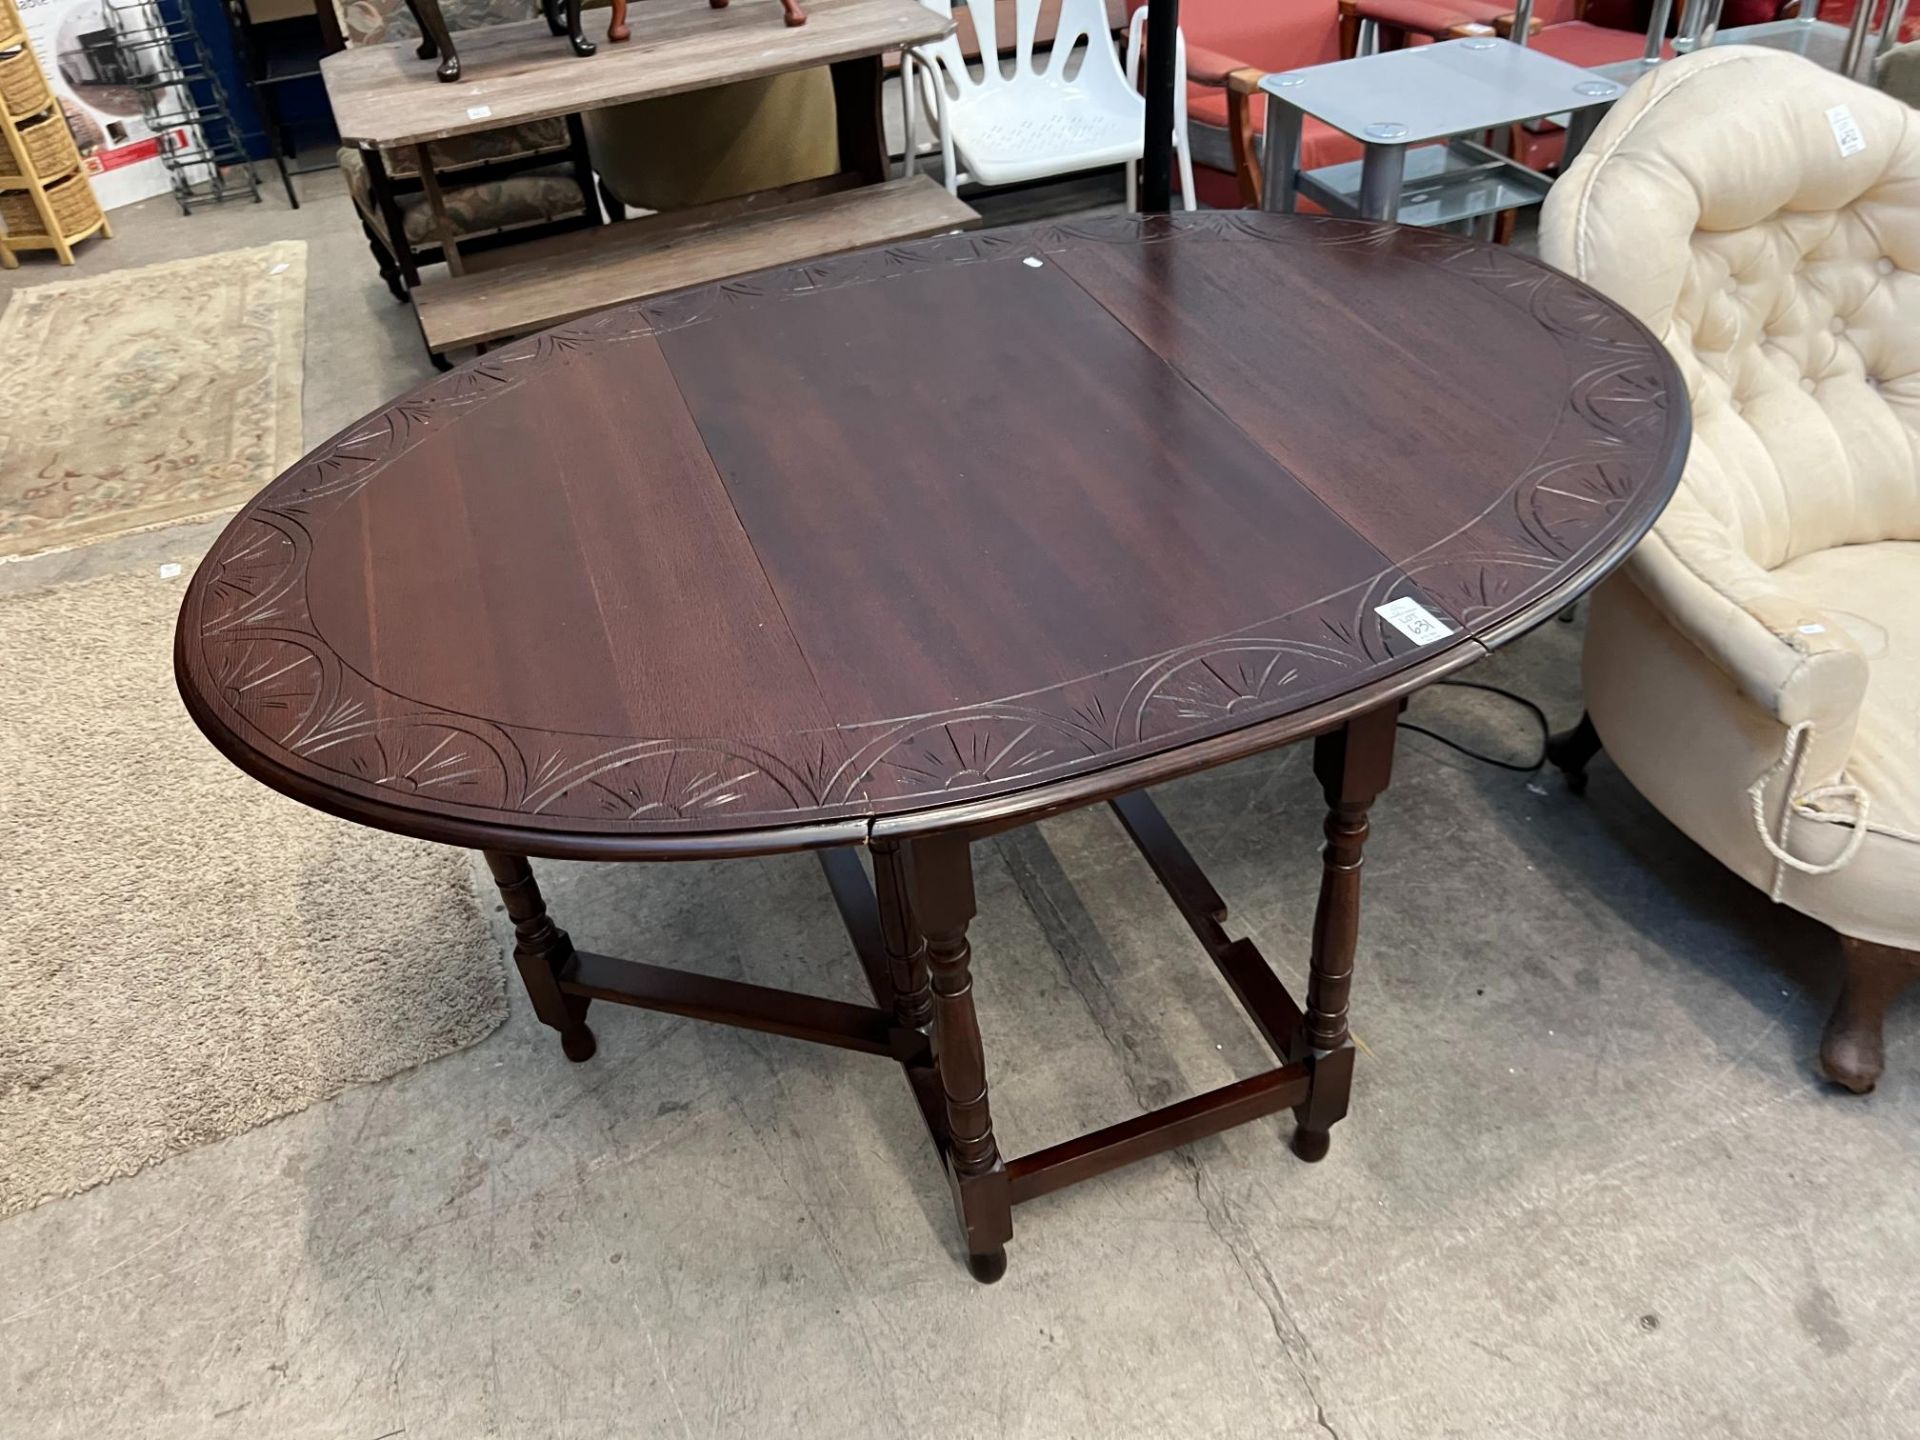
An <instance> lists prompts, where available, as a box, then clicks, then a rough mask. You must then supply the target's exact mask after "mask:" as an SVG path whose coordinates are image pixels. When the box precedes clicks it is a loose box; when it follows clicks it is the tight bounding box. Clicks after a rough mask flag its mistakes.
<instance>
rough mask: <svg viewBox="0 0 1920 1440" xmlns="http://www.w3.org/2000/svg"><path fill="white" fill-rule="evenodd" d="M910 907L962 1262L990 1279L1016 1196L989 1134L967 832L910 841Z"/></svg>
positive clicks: (1003, 1267)
mask: <svg viewBox="0 0 1920 1440" xmlns="http://www.w3.org/2000/svg"><path fill="white" fill-rule="evenodd" d="M908 878H909V886H908V888H909V891H910V893H911V897H912V907H911V908H912V913H913V914H914V915H916V916H917V917H918V918H919V921H920V924H921V925H922V926H923V927H924V928H925V930H926V937H927V964H928V968H929V969H930V971H931V972H932V975H931V980H932V989H933V1055H934V1065H935V1068H936V1069H937V1070H938V1071H939V1075H940V1089H941V1093H942V1095H943V1097H944V1100H945V1109H946V1122H947V1149H946V1161H947V1173H948V1178H949V1179H950V1180H951V1182H952V1184H953V1190H954V1202H955V1205H956V1206H957V1208H958V1209H959V1212H960V1225H961V1228H962V1229H963V1230H964V1231H965V1232H966V1237H967V1268H968V1269H969V1270H971V1271H972V1272H973V1278H974V1279H976V1280H979V1281H981V1282H983V1283H985V1284H992V1283H993V1282H994V1281H995V1280H998V1279H999V1278H1000V1277H1001V1276H1002V1275H1004V1274H1006V1272H1007V1250H1006V1245H1007V1241H1008V1240H1009V1239H1011V1238H1012V1236H1013V1199H1012V1194H1011V1192H1010V1191H1009V1189H1008V1187H1007V1170H1006V1166H1005V1165H1004V1164H1003V1163H1002V1162H1001V1159H1000V1150H999V1147H998V1146H997V1145H996V1144H995V1143H994V1138H993V1116H992V1114H991V1113H990V1111H989V1110H988V1107H987V1066H986V1056H985V1054H984V1052H983V1051H982V1048H981V1044H980V1020H979V1017H978V1016H977V1015H975V1013H974V1009H973V976H972V974H971V973H970V971H969V965H970V963H971V960H972V951H971V949H970V947H969V946H968V944H967V925H968V923H969V922H970V921H972V919H973V915H974V899H973V857H972V855H971V854H970V853H969V850H968V846H967V841H966V839H965V837H963V836H958V835H936V836H932V837H930V838H928V839H925V840H915V841H914V842H913V843H912V853H911V855H910V856H909V857H908Z"/></svg>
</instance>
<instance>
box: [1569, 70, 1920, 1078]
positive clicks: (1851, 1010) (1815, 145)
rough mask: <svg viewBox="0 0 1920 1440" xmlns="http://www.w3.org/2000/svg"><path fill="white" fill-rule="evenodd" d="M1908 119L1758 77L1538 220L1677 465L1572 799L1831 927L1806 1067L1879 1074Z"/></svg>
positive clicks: (1609, 657)
mask: <svg viewBox="0 0 1920 1440" xmlns="http://www.w3.org/2000/svg"><path fill="white" fill-rule="evenodd" d="M1917 122H1920V116H1917V115H1916V112H1914V111H1912V110H1909V109H1908V108H1907V107H1906V106H1904V105H1902V104H1900V103H1899V102H1898V101H1896V100H1893V99H1891V98H1889V97H1887V96H1885V95H1881V94H1879V93H1877V92H1875V91H1872V90H1868V89H1866V88H1864V87H1862V86H1860V85H1856V84H1854V83H1852V82H1850V81H1847V80H1843V79H1840V78H1839V77H1838V76H1835V75H1833V74H1831V73H1829V72H1828V71H1826V70H1823V69H1820V68H1819V67H1817V66H1815V65H1813V64H1810V63H1809V62H1807V61H1805V60H1802V59H1799V58H1797V57H1794V56H1791V55H1787V54H1784V53H1781V52H1778V51H1772V50H1760V49H1752V48H1747V47H1742V46H1729V47H1726V48H1720V49H1713V50H1707V51H1703V52H1701V53H1698V54H1695V55H1691V56H1688V57H1686V58H1684V59H1681V60H1676V61H1674V62H1672V63H1670V64H1667V65H1664V66H1662V67H1661V68H1660V69H1659V70H1657V71H1655V72H1654V73H1653V74H1651V75H1649V76H1647V77H1646V78H1644V79H1643V80H1641V81H1640V83H1639V84H1637V85H1636V86H1634V88H1633V89H1632V90H1631V91H1630V92H1629V93H1628V94H1627V95H1626V96H1625V97H1624V98H1623V99H1622V100H1621V101H1620V103H1619V104H1618V105H1617V106H1616V107H1615V108H1614V110H1613V112H1612V114H1610V115H1609V116H1608V117H1607V118H1606V119H1605V120H1604V121H1603V122H1602V123H1601V125H1600V127H1599V129H1598V130H1597V131H1596V133H1595V134H1594V137H1593V140H1592V141H1591V143H1590V144H1589V145H1588V146H1587V148H1586V150H1585V151H1584V152H1583V153H1582V154H1581V156H1580V158H1579V159H1578V160H1577V161H1575V162H1574V164H1573V165H1572V166H1571V167H1570V168H1569V170H1568V172H1567V174H1566V176H1565V177H1564V178H1563V179H1562V180H1561V181H1560V182H1559V183H1558V184H1557V185H1556V186H1554V188H1553V192H1552V194H1551V195H1549V197H1548V199H1547V204H1546V208H1545V211H1544V213H1543V215H1542V218H1541V248H1542V253H1543V254H1544V256H1545V257H1546V259H1547V260H1548V261H1550V262H1551V263H1553V264H1555V265H1557V266H1559V267H1560V268H1562V269H1564V270H1567V271H1569V272H1570V273H1572V274H1574V275H1576V276H1578V277H1580V278H1581V279H1583V280H1586V281H1588V282H1589V283H1591V284H1593V285H1595V286H1597V287H1598V288H1599V289H1601V290H1603V291H1605V292H1606V293H1607V294H1609V295H1611V296H1613V297H1614V298H1615V299H1616V300H1619V301H1620V302H1622V303H1623V304H1625V305H1626V306H1627V308H1628V309H1630V310H1632V311H1633V312H1634V313H1635V314H1636V315H1638V316H1639V317H1640V318H1641V319H1642V320H1644V321H1645V322H1646V323H1647V324H1648V325H1649V326H1651V327H1652V328H1653V330H1654V331H1655V332H1656V333H1657V334H1659V335H1660V336H1661V337H1662V338H1663V339H1664V340H1665V342H1666V344H1667V347H1668V348H1669V349H1670V350H1672V352H1673V353H1674V355H1675V356H1676V357H1677V358H1678V360H1679V362H1680V366H1681V369H1682V371H1683V373H1684V374H1685V375H1686V378H1687V386H1688V389H1689V391H1690V392H1691V395H1692V403H1693V423H1694V441H1693V450H1692V453H1691V455H1690V457H1689V459H1688V462H1687V469H1686V474H1685V477H1684V478H1683V479H1682V481H1681V484H1680V488H1679V491H1678V492H1677V494H1676V495H1675V497H1674V499H1673V502H1672V504H1671V505H1670V506H1669V507H1668V509H1667V511H1666V513H1665V514H1664V515H1663V516H1662V517H1661V518H1660V521H1659V523H1658V524H1657V525H1655V527H1654V530H1653V532H1652V534H1650V535H1649V536H1648V537H1647V539H1646V540H1645V541H1643V542H1642V543H1641V545H1640V547H1639V548H1638V549H1637V550H1636V551H1635V552H1634V554H1633V556H1632V558H1631V559H1630V560H1629V561H1628V563H1627V565H1626V566H1625V567H1624V568H1623V569H1622V571H1621V572H1620V573H1619V574H1618V575H1616V576H1615V577H1614V578H1613V579H1611V580H1609V581H1608V583H1607V584H1606V585H1605V586H1604V587H1603V588H1602V589H1601V590H1600V591H1599V592H1598V593H1597V594H1596V595H1595V597H1594V601H1593V608H1592V614H1591V617H1590V620H1589V623H1588V630H1587V640H1586V655H1585V662H1584V678H1585V685H1586V694H1587V704H1588V715H1589V717H1590V718H1588V719H1583V720H1582V722H1581V728H1580V729H1579V730H1578V731H1575V732H1572V733H1570V734H1569V735H1566V736H1562V737H1557V739H1556V741H1555V743H1554V745H1553V746H1552V748H1551V751H1550V753H1551V754H1552V756H1553V758H1554V759H1555V761H1556V762H1557V763H1558V764H1559V765H1560V766H1561V768H1562V769H1564V770H1566V771H1567V772H1568V774H1569V778H1570V779H1573V780H1575V781H1576V783H1577V782H1578V781H1579V779H1580V778H1581V777H1582V776H1583V774H1584V766H1585V764H1586V762H1587V761H1588V760H1589V759H1591V758H1592V756H1593V755H1594V754H1595V753H1596V752H1597V751H1598V749H1599V747H1600V744H1601V743H1602V742H1604V743H1605V746H1606V749H1607V751H1608V753H1609V754H1610V755H1611V756H1612V757H1613V759H1614V760H1615V762H1616V763H1617V764H1618V765H1619V767H1620V769H1621V771H1622V772H1623V773H1625V775H1626V776H1627V778H1628V779H1629V780H1631V781H1632V782H1633V784H1634V785H1635V787H1636V788H1638V789H1639V790H1640V792H1641V793H1642V794H1644V795H1645V796H1646V797H1647V798H1648V799H1649V800H1650V801H1652V802H1653V804H1654V805H1656V806H1657V807H1658V808H1659V809H1660V811H1661V812H1662V813H1663V814H1665V815H1666V816H1667V818H1668V819H1670V820H1672V821H1673V823H1674V824H1675V825H1677V826H1679V828H1680V829H1681V830H1683V831H1685V832H1686V833H1687V834H1688V835H1689V836H1691V837H1692V838H1693V839H1694V840H1695V841H1697V842H1698V843H1699V844H1700V845H1701V846H1703V847H1704V848H1705V849H1707V850H1708V851H1710V852H1711V853H1712V854H1713V855H1714V856H1715V857H1716V858H1717V859H1719V860H1720V861H1721V862H1722V863H1724V864H1725V865H1727V866H1728V867H1729V868H1731V869H1732V870H1734V871H1735V872H1737V873H1738V874H1740V875H1742V876H1744V877H1745V878H1746V879H1748V880H1750V881H1752V882H1753V883H1754V884H1755V885H1757V886H1759V887H1761V888H1762V889H1764V890H1766V891H1767V892H1768V893H1769V894H1771V895H1772V896H1773V898H1774V899H1775V900H1778V901H1782V902H1784V903H1785V904H1788V905H1791V906H1792V907H1793V908H1794V909H1796V910H1799V911H1802V912H1803V913H1805V914H1807V915H1810V916H1812V917H1813V918H1815V919H1816V920H1819V921H1821V922H1822V923H1823V924H1826V925H1829V926H1831V927H1832V928H1833V929H1835V930H1837V931H1838V932H1839V933H1840V935H1841V937H1842V939H1843V948H1844V953H1845V958H1846V975H1845V980H1844V984H1843V987H1842V991H1841V995H1840V999H1839V1003H1838V1004H1837V1006H1836V1007H1835V1009H1834V1012H1833V1017H1832V1019H1831V1020H1830V1021H1829V1022H1828V1024H1827V1031H1826V1036H1825V1040H1824V1043H1823V1045H1822V1047H1821V1059H1822V1063H1823V1065H1824V1068H1825V1070H1826V1073H1827V1074H1828V1076H1830V1077H1831V1078H1832V1079H1834V1080H1835V1081H1837V1082H1839V1083H1840V1084H1842V1085H1845V1086H1847V1087H1848V1088H1849V1089H1852V1090H1855V1091H1866V1090H1870V1089H1872V1088H1873V1085H1874V1083H1875V1081H1876V1080H1877V1079H1878V1078H1879V1075H1880V1071H1881V1069H1882V1064H1883V1061H1882V1050H1881V1021H1882V1017H1883V1016H1884V1015H1885V1013H1886V1010H1887V1007H1888V1006H1889V1004H1891V1002H1892V1001H1893V1000H1894V998H1895V997H1897V996H1898V995H1899V993H1900V991H1901V990H1902V988H1903V987H1904V986H1905V985H1906V984H1907V983H1908V982H1909V981H1910V980H1912V979H1913V978H1915V977H1916V976H1920V462H1917V460H1916V448H1915V446H1916V429H1920V123H1917Z"/></svg>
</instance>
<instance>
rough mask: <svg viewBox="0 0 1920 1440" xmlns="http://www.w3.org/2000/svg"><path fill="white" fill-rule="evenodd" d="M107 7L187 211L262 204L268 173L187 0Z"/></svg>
mask: <svg viewBox="0 0 1920 1440" xmlns="http://www.w3.org/2000/svg"><path fill="white" fill-rule="evenodd" d="M107 9H108V12H109V13H110V14H111V15H112V17H113V28H114V32H115V34H116V36H117V37H118V44H119V47H120V50H121V52H122V53H123V54H124V55H125V57H126V59H127V62H128V68H129V71H130V74H131V77H132V79H131V83H132V85H133V87H134V89H135V90H136V91H138V92H139V95H140V109H141V113H142V114H143V115H144V116H145V117H146V121H147V125H148V126H149V128H151V129H152V130H153V132H154V133H155V134H156V135H157V136H159V139H160V159H161V162H162V163H163V164H164V165H165V166H166V167H167V175H168V177H169V179H170V180H171V181H172V184H173V197H174V199H175V200H176V201H178V202H179V205H180V210H181V213H182V214H192V213H193V211H194V210H195V209H197V208H198V207H200V206H203V205H223V204H225V203H227V202H228V201H230V200H243V199H244V200H251V201H253V203H254V204H256V205H257V204H259V203H260V177H259V176H258V175H257V174H256V173H255V172H254V168H253V160H252V158H251V157H250V156H249V155H248V154H247V152H246V148H245V146H244V145H243V144H242V143H241V134H240V129H239V127H238V126H237V125H235V124H234V120H233V107H232V106H231V105H230V104H229V103H228V101H227V93H226V89H225V87H224V86H222V85H221V83H220V75H219V72H218V71H217V70H216V69H215V68H214V66H213V63H212V56H211V54H210V52H209V51H208V49H207V45H206V42H205V41H204V40H203V39H202V38H201V36H200V31H199V28H198V27H197V26H196V25H195V24H194V20H193V11H192V8H191V6H190V5H189V4H188V3H187V0H180V3H179V4H178V7H177V8H176V9H174V10H173V11H172V13H171V14H169V12H168V10H166V9H164V8H163V7H162V5H161V3H160V0H125V3H118V4H116V3H109V4H108V6H107Z"/></svg>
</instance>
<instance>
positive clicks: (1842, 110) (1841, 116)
mask: <svg viewBox="0 0 1920 1440" xmlns="http://www.w3.org/2000/svg"><path fill="white" fill-rule="evenodd" d="M1827 124H1829V125H1831V126H1832V127H1833V140H1834V143H1835V144H1836V145H1838V146H1839V147H1840V158H1841V159H1842V160H1844V159H1846V158H1847V156H1849V155H1858V154H1859V153H1860V152H1861V151H1862V150H1864V149H1866V148H1867V137H1866V136H1864V135H1862V134H1861V133H1860V122H1859V121H1857V120H1855V119H1854V118H1853V111H1851V110H1849V109H1848V108H1847V107H1846V106H1844V105H1829V106H1828V107H1827Z"/></svg>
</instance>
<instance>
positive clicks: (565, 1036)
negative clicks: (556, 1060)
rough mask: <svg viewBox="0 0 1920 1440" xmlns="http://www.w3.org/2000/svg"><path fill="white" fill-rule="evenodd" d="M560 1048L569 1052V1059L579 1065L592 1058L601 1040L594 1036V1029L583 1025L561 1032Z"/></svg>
mask: <svg viewBox="0 0 1920 1440" xmlns="http://www.w3.org/2000/svg"><path fill="white" fill-rule="evenodd" d="M560 1048H561V1049H562V1050H564V1051H566V1053H567V1059H569V1060H571V1061H573V1063H574V1064H576V1065H578V1064H580V1063H581V1062H582V1061H586V1060H591V1059H592V1058H593V1054H594V1051H596V1050H598V1049H599V1048H600V1042H599V1041H597V1040H595V1039H594V1038H593V1031H591V1030H589V1029H588V1028H587V1027H586V1026H585V1025H582V1026H581V1027H580V1028H579V1029H577V1030H562V1031H561V1032H560Z"/></svg>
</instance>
